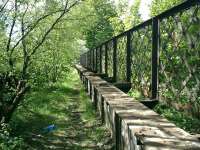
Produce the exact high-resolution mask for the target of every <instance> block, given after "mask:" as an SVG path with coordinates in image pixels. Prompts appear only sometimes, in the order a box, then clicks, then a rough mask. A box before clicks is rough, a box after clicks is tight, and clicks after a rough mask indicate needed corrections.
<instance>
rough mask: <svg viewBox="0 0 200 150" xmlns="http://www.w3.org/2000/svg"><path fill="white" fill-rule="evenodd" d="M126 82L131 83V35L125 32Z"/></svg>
mask: <svg viewBox="0 0 200 150" xmlns="http://www.w3.org/2000/svg"><path fill="white" fill-rule="evenodd" d="M126 81H127V82H131V33H130V32H127V43H126Z"/></svg>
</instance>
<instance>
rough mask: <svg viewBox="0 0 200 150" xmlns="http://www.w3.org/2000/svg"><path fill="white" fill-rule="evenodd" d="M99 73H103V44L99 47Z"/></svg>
mask: <svg viewBox="0 0 200 150" xmlns="http://www.w3.org/2000/svg"><path fill="white" fill-rule="evenodd" d="M99 61H100V62H99V65H100V66H99V73H102V45H101V46H100V48H99Z"/></svg>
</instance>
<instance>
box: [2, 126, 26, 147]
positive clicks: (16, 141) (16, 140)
mask: <svg viewBox="0 0 200 150" xmlns="http://www.w3.org/2000/svg"><path fill="white" fill-rule="evenodd" d="M10 133H11V128H10V126H9V124H4V123H3V124H1V125H0V149H2V150H18V149H25V147H26V145H25V143H24V140H23V139H22V138H21V137H14V136H11V134H10Z"/></svg>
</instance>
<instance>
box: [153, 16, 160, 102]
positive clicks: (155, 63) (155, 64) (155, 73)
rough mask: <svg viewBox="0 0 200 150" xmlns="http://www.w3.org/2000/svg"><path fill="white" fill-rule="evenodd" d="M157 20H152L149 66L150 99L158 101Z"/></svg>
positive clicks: (158, 33)
mask: <svg viewBox="0 0 200 150" xmlns="http://www.w3.org/2000/svg"><path fill="white" fill-rule="evenodd" d="M159 22H160V21H159V19H158V18H153V20H152V31H153V32H152V66H151V98H152V99H158V63H159V47H160V23H159Z"/></svg>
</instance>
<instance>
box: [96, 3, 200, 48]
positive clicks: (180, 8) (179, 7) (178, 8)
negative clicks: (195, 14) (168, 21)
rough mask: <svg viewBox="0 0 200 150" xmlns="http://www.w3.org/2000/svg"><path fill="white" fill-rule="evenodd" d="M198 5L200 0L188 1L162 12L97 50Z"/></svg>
mask: <svg viewBox="0 0 200 150" xmlns="http://www.w3.org/2000/svg"><path fill="white" fill-rule="evenodd" d="M196 4H200V0H187V1H185V2H183V3H181V4H178V5H176V6H174V7H172V8H170V9H168V10H166V11H164V12H162V13H160V14H158V15H156V16H154V17H152V18H150V19H148V20H146V21H144V22H142V23H140V24H138V25H136V26H134V27H132V28H131V29H128V30H126V31H124V32H122V33H120V34H118V35H116V36H113V37H112V38H111V39H109V40H106V41H105V42H103V43H101V44H100V45H98V46H96V47H95V48H98V47H100V46H101V45H104V44H106V43H108V42H110V41H112V40H113V39H115V38H119V37H121V36H123V35H125V34H127V32H133V31H135V30H138V29H140V28H142V27H144V26H147V25H149V24H151V23H152V20H153V19H154V18H156V19H159V20H162V19H164V18H167V17H169V16H172V15H173V14H176V13H178V12H180V11H184V10H187V9H189V8H191V7H192V6H194V5H196Z"/></svg>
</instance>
